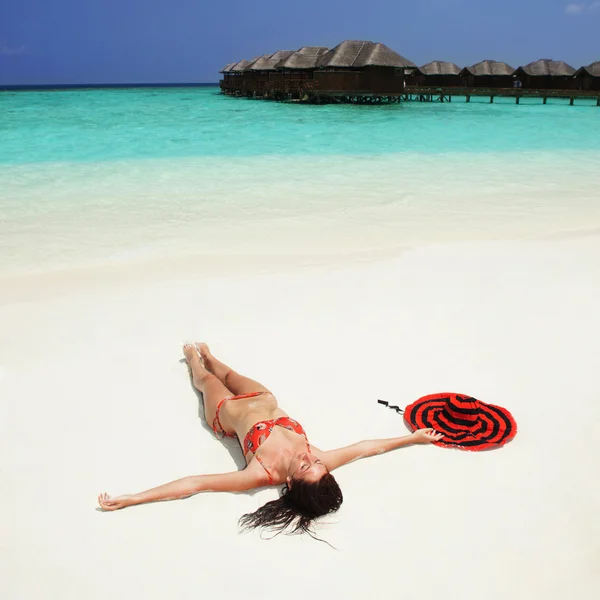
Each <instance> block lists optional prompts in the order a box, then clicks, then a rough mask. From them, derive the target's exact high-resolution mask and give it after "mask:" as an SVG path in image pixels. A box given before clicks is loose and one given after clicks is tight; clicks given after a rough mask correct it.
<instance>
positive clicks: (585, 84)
mask: <svg viewBox="0 0 600 600" xmlns="http://www.w3.org/2000/svg"><path fill="white" fill-rule="evenodd" d="M573 79H574V80H575V82H576V87H577V89H578V90H586V91H600V60H597V61H596V62H593V63H591V64H589V65H588V66H587V67H581V68H580V69H577V71H575V75H574V76H573Z"/></svg>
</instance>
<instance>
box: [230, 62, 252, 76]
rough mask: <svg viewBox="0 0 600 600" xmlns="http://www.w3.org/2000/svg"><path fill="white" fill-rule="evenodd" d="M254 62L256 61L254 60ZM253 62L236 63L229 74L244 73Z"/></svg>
mask: <svg viewBox="0 0 600 600" xmlns="http://www.w3.org/2000/svg"><path fill="white" fill-rule="evenodd" d="M252 60H256V59H252ZM251 62H252V61H250V60H240V61H239V62H236V63H235V64H234V65H233V67H231V68H230V69H229V73H239V72H241V71H243V70H244V69H245V68H246V67H247V66H248V65H249V64H250V63H251Z"/></svg>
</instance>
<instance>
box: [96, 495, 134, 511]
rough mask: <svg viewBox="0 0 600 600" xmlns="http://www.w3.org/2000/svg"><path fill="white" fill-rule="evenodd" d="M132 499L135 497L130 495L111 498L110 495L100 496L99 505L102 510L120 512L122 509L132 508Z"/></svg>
mask: <svg viewBox="0 0 600 600" xmlns="http://www.w3.org/2000/svg"><path fill="white" fill-rule="evenodd" d="M132 498H133V496H129V495H125V496H116V497H115V498H111V497H110V496H109V495H108V494H100V495H99V496H98V504H99V505H100V508H102V510H119V509H120V508H125V507H126V506H131V505H132V504H133V502H132Z"/></svg>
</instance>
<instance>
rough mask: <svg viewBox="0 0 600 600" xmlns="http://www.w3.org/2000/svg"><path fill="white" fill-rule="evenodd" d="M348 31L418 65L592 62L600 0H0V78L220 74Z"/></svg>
mask: <svg viewBox="0 0 600 600" xmlns="http://www.w3.org/2000/svg"><path fill="white" fill-rule="evenodd" d="M344 39H365V40H372V41H377V42H383V43H384V44H387V45H388V46H390V47H391V48H392V49H394V50H396V51H397V52H399V53H400V54H402V55H403V56H405V57H407V58H409V59H410V60H412V61H414V62H415V63H417V64H419V65H420V64H424V63H426V62H429V61H430V60H449V61H452V62H455V63H457V64H458V65H460V66H465V65H470V64H473V63H475V62H478V61H479V60H484V59H493V60H503V61H506V62H508V63H509V64H511V65H512V66H513V67H518V66H519V65H523V64H526V63H528V62H531V61H533V60H537V59H538V58H553V59H555V60H564V61H566V62H568V63H569V64H571V65H572V66H574V67H576V68H577V67H580V66H581V65H585V64H589V63H590V62H593V61H595V60H600V0H583V1H581V2H580V1H579V0H570V1H566V2H565V1H564V0H500V1H489V0H416V1H415V0H411V1H410V2H407V1H404V0H386V1H384V0H367V1H366V2H357V1H356V0H343V1H342V0H303V1H302V2H291V3H290V2H285V0H284V1H283V2H275V1H274V0H270V1H269V2H266V1H265V0H253V1H252V2H249V1H242V0H221V2H220V3H216V2H210V3H208V2H204V1H203V0H103V1H101V2H99V1H97V0H1V3H0V84H4V85H10V84H54V83H177V82H213V81H218V79H219V75H218V71H219V69H220V68H221V67H223V66H224V65H225V64H226V63H228V62H232V61H234V60H240V59H242V58H247V59H250V58H252V57H253V56H256V55H260V54H265V53H268V52H274V51H275V50H288V49H290V50H293V49H297V48H299V47H300V46H304V45H318V46H329V47H332V46H334V45H335V44H337V43H339V42H341V41H343V40H344Z"/></svg>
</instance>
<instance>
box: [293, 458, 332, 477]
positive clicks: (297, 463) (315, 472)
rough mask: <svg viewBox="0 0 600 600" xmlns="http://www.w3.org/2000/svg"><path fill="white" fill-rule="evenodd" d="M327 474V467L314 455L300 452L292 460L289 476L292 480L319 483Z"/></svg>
mask: <svg viewBox="0 0 600 600" xmlns="http://www.w3.org/2000/svg"><path fill="white" fill-rule="evenodd" d="M325 473H327V467H326V466H325V465H324V464H323V463H322V462H321V461H320V460H319V459H318V458H315V457H314V456H313V455H312V454H310V453H308V452H300V453H299V454H296V456H294V458H292V460H291V462H290V468H289V471H288V476H289V478H290V479H302V480H304V481H318V480H319V479H321V477H323V475H325Z"/></svg>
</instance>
